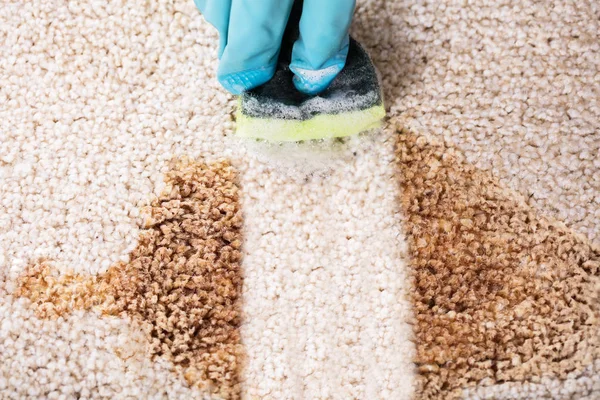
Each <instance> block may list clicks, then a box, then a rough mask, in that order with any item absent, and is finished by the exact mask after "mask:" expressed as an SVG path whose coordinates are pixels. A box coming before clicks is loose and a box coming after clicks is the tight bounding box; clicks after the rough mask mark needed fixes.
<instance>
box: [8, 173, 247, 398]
mask: <svg viewBox="0 0 600 400" xmlns="http://www.w3.org/2000/svg"><path fill="white" fill-rule="evenodd" d="M145 214H147V216H148V219H147V221H146V227H145V229H144V230H143V231H142V233H141V235H140V239H139V244H138V246H137V248H136V249H135V250H134V251H133V252H132V254H131V259H130V261H129V262H128V263H119V264H117V265H115V266H113V267H111V268H109V270H108V271H107V272H106V273H103V274H100V275H98V276H94V275H89V276H86V275H81V274H67V275H57V274H56V272H55V271H53V270H52V269H51V266H50V263H45V262H41V263H39V264H37V265H34V266H32V267H31V268H30V269H28V271H27V272H26V274H25V275H24V276H23V277H22V278H21V280H20V282H19V287H18V289H17V291H16V293H15V295H16V296H21V297H26V298H28V299H29V300H30V301H31V302H32V305H33V307H34V310H35V312H36V314H37V315H38V317H41V318H51V319H56V318H59V317H63V316H65V315H67V314H70V313H72V312H73V311H75V310H94V311H97V312H99V313H100V314H102V315H105V316H123V317H130V318H131V319H133V320H134V321H135V322H136V323H138V324H139V325H140V327H141V329H142V330H143V332H145V334H146V335H147V340H148V342H149V345H150V350H149V351H150V354H151V355H152V356H160V357H162V358H164V359H166V360H168V361H171V362H172V363H174V364H175V366H176V367H177V368H176V369H177V370H180V371H182V373H183V375H184V377H185V378H186V380H187V381H188V383H189V384H190V385H191V386H196V387H199V388H201V389H205V390H206V391H207V392H209V393H213V394H218V395H219V396H221V397H222V398H227V399H235V398H238V397H239V386H238V380H239V376H238V372H239V369H240V366H241V365H240V360H241V358H240V357H241V355H242V349H241V345H240V340H239V339H240V337H239V332H238V327H239V324H240V315H239V311H238V309H239V307H238V303H237V300H238V296H239V293H240V288H241V280H242V278H241V272H240V265H239V261H240V257H241V253H240V247H241V222H242V219H241V211H240V209H239V207H238V189H237V186H236V173H235V171H234V170H233V168H232V167H230V166H229V165H228V164H227V163H225V162H221V163H214V164H210V165H206V164H201V163H183V164H180V165H178V166H177V167H176V169H175V170H174V171H172V172H171V173H169V174H168V176H167V190H166V191H165V193H164V194H163V195H162V196H161V197H159V198H158V199H157V200H155V201H154V202H153V204H152V206H151V207H149V209H148V210H146V211H145ZM117 354H119V352H118V353H117ZM3 361H5V362H9V361H10V360H3ZM90 389H91V388H90Z"/></svg>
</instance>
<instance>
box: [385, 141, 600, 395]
mask: <svg viewBox="0 0 600 400" xmlns="http://www.w3.org/2000/svg"><path fill="white" fill-rule="evenodd" d="M399 134H400V136H399V138H400V140H399V144H398V149H397V156H398V165H399V166H400V168H401V173H400V181H401V186H402V189H403V190H402V192H403V198H402V203H403V208H404V211H405V215H406V232H407V235H408V237H409V239H410V243H409V246H410V255H411V259H412V267H413V274H414V289H415V293H414V295H413V301H414V306H415V314H416V319H417V324H416V327H415V332H416V335H417V357H416V363H417V365H418V368H419V372H420V386H419V389H418V395H417V398H423V399H438V398H444V399H450V398H461V397H462V395H463V394H464V391H463V389H467V388H469V389H471V388H474V387H476V386H481V387H486V386H491V385H498V384H499V383H502V384H504V386H498V387H497V388H496V389H495V390H494V391H491V393H493V396H499V397H501V398H511V396H514V397H518V396H519V395H521V398H531V396H533V397H535V398H542V397H544V396H545V397H548V396H550V398H583V397H585V396H594V395H598V394H599V392H598V390H600V376H598V374H599V372H600V371H598V370H597V363H598V361H599V360H600V290H599V289H600V248H598V247H597V246H593V245H591V243H590V242H589V240H587V239H586V238H584V237H583V236H581V235H577V234H576V233H575V232H573V231H572V230H570V229H568V228H566V227H565V226H564V225H563V224H562V223H559V222H557V221H555V220H552V219H547V218H544V217H542V216H540V215H539V213H538V212H537V211H536V210H535V209H532V208H531V207H530V206H529V205H527V203H526V202H525V199H523V198H522V197H521V196H519V195H518V194H516V193H514V192H512V191H511V190H509V189H507V188H505V187H503V186H502V185H501V184H499V182H498V180H497V179H495V178H494V177H493V176H491V175H490V174H488V173H486V172H485V171H481V170H478V169H477V168H475V167H473V166H472V165H469V164H468V163H466V162H465V161H464V157H461V156H460V154H457V153H456V152H455V151H454V150H453V149H449V148H447V147H446V146H444V144H443V143H435V142H434V143H432V142H431V141H429V140H428V139H427V138H426V137H424V136H418V135H415V134H413V133H411V132H409V131H406V130H405V131H402V132H399ZM549 378H551V379H550V382H548V379H549ZM577 378H580V379H579V382H578V384H577V388H576V390H573V389H571V388H568V387H561V385H557V384H556V381H553V380H552V379H555V380H564V381H566V380H571V381H572V380H574V379H577ZM581 378H583V379H581ZM543 379H545V380H544V383H541V384H540V382H541V381H543ZM507 383H512V385H507ZM517 383H521V384H522V385H520V386H519V385H517ZM523 383H525V385H523ZM529 383H538V385H537V386H534V387H533V389H532V388H531V387H530V386H529ZM493 398H495V397H493ZM591 398H593V397H591Z"/></svg>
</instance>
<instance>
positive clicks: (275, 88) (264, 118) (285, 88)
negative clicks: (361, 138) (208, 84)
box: [236, 2, 385, 142]
mask: <svg viewBox="0 0 600 400" xmlns="http://www.w3.org/2000/svg"><path fill="white" fill-rule="evenodd" d="M296 3H298V2H296ZM300 3H301V2H300ZM300 13H301V10H298V9H297V8H296V7H295V8H294V10H293V11H292V16H290V20H289V22H288V26H287V29H286V34H285V35H284V39H283V42H282V48H281V52H280V56H279V62H278V66H277V70H276V72H275V75H274V76H273V78H272V79H271V80H270V81H269V82H267V83H266V84H264V85H262V86H259V87H257V88H255V89H253V90H250V91H247V92H244V93H243V94H242V95H241V96H240V98H239V105H238V110H237V114H236V120H237V130H236V135H237V136H239V137H244V138H255V139H265V140H269V141H279V142H294V141H303V140H315V139H326V138H335V137H344V136H350V135H355V134H358V133H360V132H363V131H366V130H369V129H373V128H376V127H378V126H380V125H381V122H382V120H383V118H384V117H385V108H384V105H383V96H382V94H381V88H380V85H379V81H378V78H377V72H376V70H375V67H374V65H373V63H372V62H371V59H370V58H369V55H368V54H367V52H366V51H365V50H364V49H363V48H362V46H361V45H360V44H359V43H358V42H357V41H356V40H354V39H353V38H350V42H349V50H348V57H347V60H346V65H345V67H344V69H342V71H341V72H340V73H339V75H338V76H337V77H336V78H335V79H334V80H333V82H332V83H331V85H330V86H329V87H328V88H327V89H326V90H325V91H324V92H322V93H320V94H319V95H316V96H310V95H307V94H304V93H302V92H300V91H298V90H297V89H296V87H295V86H294V83H293V77H294V74H293V73H292V71H291V70H290V68H289V65H290V61H291V52H292V47H293V44H294V42H295V41H296V39H297V37H298V22H299V19H300Z"/></svg>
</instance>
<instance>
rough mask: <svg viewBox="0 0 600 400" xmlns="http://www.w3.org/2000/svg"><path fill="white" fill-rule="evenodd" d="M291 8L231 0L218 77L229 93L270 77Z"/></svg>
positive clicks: (275, 2) (288, 1)
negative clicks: (225, 40)
mask: <svg viewBox="0 0 600 400" xmlns="http://www.w3.org/2000/svg"><path fill="white" fill-rule="evenodd" d="M259 3H260V4H259ZM292 5H293V0H261V1H260V2H258V1H256V0H233V4H232V7H231V16H230V19H229V31H228V37H227V46H225V50H224V52H223V57H221V64H220V65H219V71H218V73H217V77H218V78H219V81H220V82H221V84H222V85H223V86H224V87H225V88H226V89H227V90H229V91H230V92H231V93H233V94H239V93H241V92H243V91H245V90H249V89H252V88H254V87H257V86H260V85H262V84H263V83H265V82H267V81H268V80H270V79H271V78H272V77H273V74H274V73H275V68H276V66H277V58H278V56H279V49H280V47H281V41H282V38H283V33H284V31H285V27H286V25H287V20H288V18H289V15H290V11H291V8H292Z"/></svg>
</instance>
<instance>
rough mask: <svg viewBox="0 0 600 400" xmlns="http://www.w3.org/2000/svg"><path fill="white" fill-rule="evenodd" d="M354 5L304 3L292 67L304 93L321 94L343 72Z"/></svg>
mask: <svg viewBox="0 0 600 400" xmlns="http://www.w3.org/2000/svg"><path fill="white" fill-rule="evenodd" d="M355 5H356V1H355V0H327V1H323V0H304V7H303V10H302V18H301V19H300V38H299V39H298V41H297V42H296V43H295V44H294V50H293V53H292V63H291V64H290V69H291V70H292V72H294V75H295V76H294V84H295V85H296V88H297V89H298V90H300V91H301V92H304V93H307V94H317V93H320V92H322V91H323V90H325V89H326V88H327V87H328V86H329V84H330V83H331V81H333V80H334V79H335V77H336V76H337V75H338V74H339V72H340V71H341V70H342V69H343V68H344V65H345V64H346V57H347V55H348V45H349V36H348V31H349V30H350V24H351V22H352V16H353V14H354V8H355Z"/></svg>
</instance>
